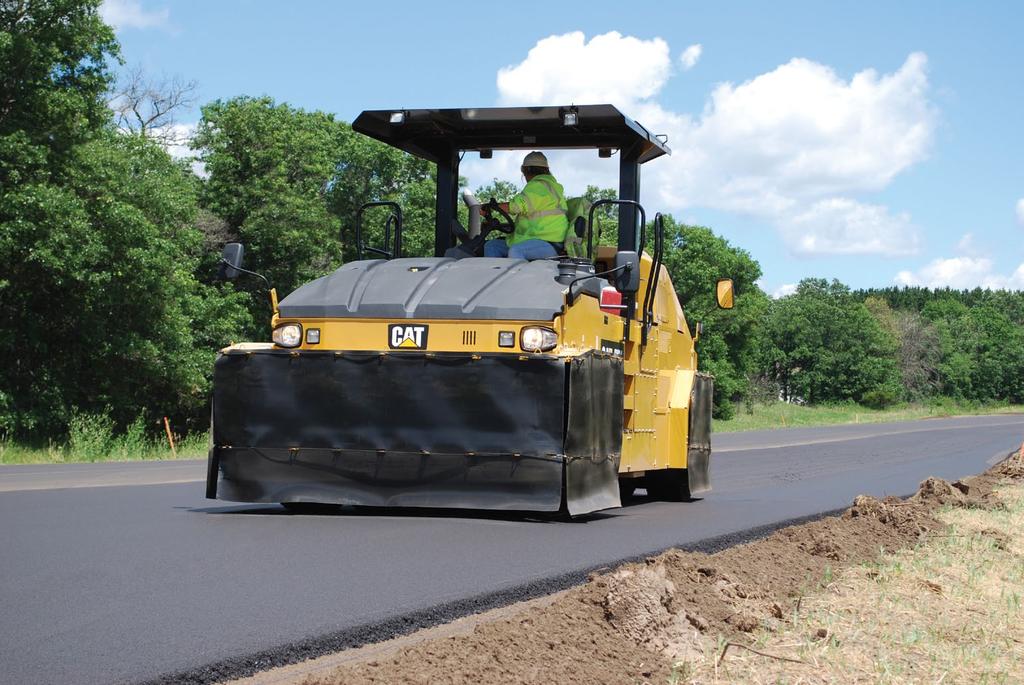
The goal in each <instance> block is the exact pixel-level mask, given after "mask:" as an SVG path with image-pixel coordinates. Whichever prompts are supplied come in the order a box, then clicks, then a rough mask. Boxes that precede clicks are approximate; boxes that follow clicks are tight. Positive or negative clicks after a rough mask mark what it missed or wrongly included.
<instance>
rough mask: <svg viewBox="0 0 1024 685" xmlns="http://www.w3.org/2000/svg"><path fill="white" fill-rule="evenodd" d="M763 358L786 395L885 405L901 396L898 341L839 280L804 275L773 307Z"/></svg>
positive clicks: (767, 369) (813, 400)
mask: <svg viewBox="0 0 1024 685" xmlns="http://www.w3.org/2000/svg"><path fill="white" fill-rule="evenodd" d="M765 333H766V335H765V345H764V348H763V351H762V364H763V365H764V368H765V369H766V372H767V373H768V375H769V376H771V377H772V378H773V379H774V380H776V381H778V383H779V385H780V387H781V388H782V392H783V395H784V397H785V398H786V399H802V400H804V401H806V402H809V403H819V402H837V401H848V400H852V401H854V402H861V403H865V404H869V405H873V406H884V405H886V404H890V403H892V402H894V401H896V400H897V399H898V398H899V396H900V388H899V372H898V369H897V366H896V361H895V352H896V348H897V343H896V341H895V340H894V339H893V338H892V336H890V335H888V334H887V333H886V332H885V331H884V330H883V329H882V327H881V326H880V325H879V324H878V322H877V321H876V320H875V319H874V317H872V316H871V313H870V312H869V311H868V309H867V307H865V306H864V304H863V303H862V302H859V301H858V300H857V299H856V298H855V297H853V296H852V295H851V293H850V290H849V288H847V287H846V286H845V285H843V284H842V283H840V282H838V281H832V282H831V283H829V282H828V281H826V280H824V279H805V280H803V281H801V282H800V284H799V285H798V286H797V290H796V292H795V293H794V294H793V295H789V296H788V297H784V298H781V299H780V300H777V301H775V302H773V303H772V306H771V307H770V308H769V312H768V318H767V326H766V331H765Z"/></svg>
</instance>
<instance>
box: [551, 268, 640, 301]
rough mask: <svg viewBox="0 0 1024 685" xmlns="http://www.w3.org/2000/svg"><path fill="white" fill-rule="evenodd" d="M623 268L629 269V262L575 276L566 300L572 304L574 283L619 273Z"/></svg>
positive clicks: (570, 282)
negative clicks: (594, 272) (593, 272)
mask: <svg viewBox="0 0 1024 685" xmlns="http://www.w3.org/2000/svg"><path fill="white" fill-rule="evenodd" d="M623 269H625V270H626V271H629V264H623V265H622V266H617V267H615V268H614V269H608V270H607V271H601V272H598V273H596V274H586V275H585V276H579V277H578V278H574V279H572V280H571V281H569V293H568V295H566V300H567V302H568V304H569V306H570V307H571V306H572V303H573V299H574V298H573V295H572V287H573V286H574V285H576V284H577V283H579V282H580V281H585V280H587V279H588V278H598V277H600V276H607V275H609V274H613V273H617V272H619V271H622V270H623ZM623 309H625V307H623Z"/></svg>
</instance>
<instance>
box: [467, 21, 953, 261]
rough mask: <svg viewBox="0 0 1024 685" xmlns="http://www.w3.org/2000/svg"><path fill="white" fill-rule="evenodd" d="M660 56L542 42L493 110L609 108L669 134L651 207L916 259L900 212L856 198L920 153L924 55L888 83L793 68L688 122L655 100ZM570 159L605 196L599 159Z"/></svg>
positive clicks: (507, 73)
mask: <svg viewBox="0 0 1024 685" xmlns="http://www.w3.org/2000/svg"><path fill="white" fill-rule="evenodd" d="M669 54H670V53H669V46H668V44H667V43H666V42H665V41H664V40H662V39H660V38H654V39H651V40H641V39H638V38H635V37H632V36H623V35H621V34H619V33H617V32H611V33H607V34H603V35H599V36H594V37H593V38H591V39H590V40H589V41H587V40H586V37H585V36H584V34H583V33H581V32H574V33H569V34H565V35H560V36H550V37H548V38H545V39H543V40H541V41H539V42H538V43H537V44H536V45H535V46H534V47H533V49H531V50H530V51H529V53H528V54H527V56H526V59H524V60H523V61H522V62H521V63H519V64H517V65H511V66H507V67H505V68H503V69H501V70H500V71H499V72H498V77H497V84H498V91H499V101H500V102H501V103H502V104H516V105H531V104H551V103H563V102H564V103H569V102H575V103H579V104H583V103H597V102H610V103H612V104H615V105H617V106H619V107H620V108H621V109H623V110H624V111H625V112H626V113H627V114H628V115H629V116H632V117H635V118H636V119H637V120H638V121H640V122H641V123H643V125H644V126H646V127H648V129H650V130H652V131H656V132H659V133H666V134H668V136H669V145H670V146H672V147H673V149H674V150H675V153H674V154H673V156H672V157H670V158H667V159H661V160H658V161H656V162H654V163H652V164H651V165H650V166H649V167H647V168H646V169H645V171H644V174H645V176H644V178H645V187H646V188H648V189H649V190H648V192H647V203H649V204H653V205H654V207H656V208H658V209H662V208H664V209H668V210H672V211H678V210H684V209H687V208H691V207H707V208H713V209H720V210H725V211H732V212H742V213H747V214H750V215H753V216H756V217H759V218H762V219H766V220H769V221H771V222H773V223H775V224H776V225H777V226H778V227H779V231H780V234H781V235H782V237H783V238H784V239H785V240H786V242H787V244H788V245H789V247H790V249H791V250H792V251H793V252H797V253H800V254H880V255H887V256H891V255H904V254H908V253H911V252H914V251H916V250H917V249H918V248H919V245H920V243H921V238H920V234H919V231H918V230H917V229H916V228H915V227H914V226H913V224H912V223H911V221H910V218H909V217H908V216H907V215H906V214H903V213H895V214H893V213H892V212H890V211H889V210H888V209H887V208H885V207H881V206H878V205H872V204H868V203H864V202H861V201H859V200H857V199H855V196H857V195H859V194H863V193H870V192H875V191H878V190H881V189H883V188H885V187H886V186H888V185H889V184H890V183H891V182H892V180H893V179H894V178H895V177H896V176H897V175H899V174H900V173H901V172H903V171H905V170H906V169H908V168H909V167H911V166H913V165H914V164H916V163H918V162H920V161H922V160H923V159H925V157H926V156H927V154H928V150H929V148H930V145H931V142H932V138H933V135H934V130H935V125H936V113H935V110H934V108H933V106H932V105H931V103H930V101H929V99H928V90H929V85H928V77H927V71H926V67H927V58H926V57H925V55H923V54H921V53H913V54H911V55H909V56H908V57H907V59H906V61H905V62H904V63H903V65H902V66H900V68H899V69H897V70H896V71H894V72H892V73H889V74H879V73H878V72H876V71H875V70H873V69H866V70H864V71H861V72H858V73H857V74H854V75H853V77H852V78H850V79H849V80H846V79H844V78H842V77H840V76H839V75H838V74H836V72H835V71H834V70H832V69H831V68H830V67H828V66H825V65H822V64H818V63H816V62H813V61H810V60H807V59H793V60H790V61H789V62H787V63H786V64H783V65H781V66H779V67H777V68H775V69H773V70H771V71H769V72H767V73H764V74H761V75H759V76H756V77H754V78H752V79H750V80H748V81H745V82H743V83H740V84H739V85H736V84H733V83H723V84H721V85H719V86H717V87H716V88H715V89H714V90H713V91H712V92H711V94H710V95H709V98H708V100H707V102H706V104H705V106H704V109H703V111H702V112H701V113H700V114H699V115H697V116H693V115H690V114H686V113H677V112H672V111H670V110H667V109H665V108H663V107H662V106H661V105H660V104H659V103H658V102H657V96H658V95H659V94H660V93H661V92H662V91H663V90H664V88H665V86H666V84H668V82H669V78H670V75H671V60H670V57H669ZM495 157H497V155H495ZM573 160H574V163H573V164H572V165H571V169H572V174H573V175H574V176H575V177H578V178H579V179H580V180H581V181H582V180H583V178H584V177H585V176H586V175H587V174H591V173H592V174H593V177H594V178H595V179H598V178H600V179H601V180H600V182H601V183H604V184H605V185H607V182H606V181H604V180H603V179H604V177H605V176H606V175H608V174H607V172H598V171H597V169H598V168H599V164H598V160H597V159H596V158H595V159H588V158H582V159H581V158H580V156H579V153H577V154H576V156H575V157H573ZM601 161H607V160H601ZM475 168H476V167H475V166H471V167H470V168H467V172H469V171H470V169H475ZM492 168H496V167H492ZM553 168H554V167H553ZM563 168H569V165H568V164H566V165H564V166H563ZM612 178H614V176H612ZM560 180H561V177H560ZM574 180H575V179H574ZM590 182H591V183H596V182H598V181H597V180H591V181H590ZM567 185H568V184H567ZM583 185H584V186H585V182H584V183H583Z"/></svg>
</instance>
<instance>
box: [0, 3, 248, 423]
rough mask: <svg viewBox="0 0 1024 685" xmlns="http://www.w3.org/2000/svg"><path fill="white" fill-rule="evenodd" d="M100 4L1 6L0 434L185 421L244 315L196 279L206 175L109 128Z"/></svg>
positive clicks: (112, 46)
mask: <svg viewBox="0 0 1024 685" xmlns="http://www.w3.org/2000/svg"><path fill="white" fill-rule="evenodd" d="M97 4H98V3H97V2H93V1H86V0H79V1H68V2H25V3H5V4H3V5H2V6H0V29H2V30H3V32H2V33H0V64H2V65H3V67H2V68H3V73H4V79H3V84H2V86H0V88H3V91H2V94H0V102H3V103H5V104H3V105H2V106H0V183H2V185H3V191H4V192H3V193H2V194H0V274H2V277H0V316H2V317H3V319H4V320H5V321H8V322H11V325H8V326H6V327H4V328H3V329H0V355H2V356H3V358H4V360H5V363H4V364H3V365H2V366H0V432H2V433H4V434H6V435H9V436H22V437H42V436H59V435H62V434H64V433H65V431H67V429H68V424H69V417H70V416H71V415H72V414H74V413H75V412H76V411H78V412H86V413H99V412H104V413H107V412H108V408H109V417H110V420H111V421H113V422H114V426H115V427H125V426H128V425H129V424H132V422H133V421H136V420H137V418H138V416H139V415H140V412H148V413H149V414H150V415H152V416H156V415H158V414H159V415H163V414H167V415H170V416H172V417H174V418H175V419H176V420H179V419H180V421H181V422H182V423H184V422H185V420H186V419H194V418H196V417H199V416H201V415H202V413H203V412H202V407H204V406H205V405H206V403H207V392H208V389H209V385H208V374H209V367H210V365H211V363H212V360H213V352H212V350H213V349H215V348H216V346H217V345H222V344H224V343H225V342H227V341H228V340H229V339H230V335H231V334H232V331H236V330H237V329H238V328H239V324H240V323H242V322H243V321H244V317H243V315H242V312H241V310H240V309H239V307H238V304H237V301H236V298H234V296H232V295H231V294H230V293H229V294H227V295H224V296H222V295H221V294H220V293H219V292H218V291H217V290H214V289H211V288H209V287H205V286H202V285H200V284H199V283H198V282H197V281H196V280H195V278H194V275H193V272H194V269H195V266H196V264H197V263H198V256H199V254H200V252H201V249H202V235H201V233H200V232H199V231H198V230H196V229H195V227H194V226H193V219H194V216H195V205H196V197H195V192H196V180H195V178H194V177H193V176H192V175H191V173H190V172H189V171H188V170H187V169H186V168H184V167H183V166H182V165H180V164H178V163H175V162H174V161H172V160H171V158H170V157H169V156H168V155H167V153H166V152H165V151H164V150H163V149H162V148H160V147H159V146H157V145H155V144H153V143H150V142H148V141H145V140H142V139H139V138H137V137H132V136H122V135H119V134H117V133H115V132H113V130H112V128H111V126H110V111H109V109H108V108H107V106H106V102H105V99H104V93H105V92H106V89H107V87H108V85H109V80H110V79H109V73H108V71H107V59H109V58H113V57H116V56H117V44H116V43H115V42H114V38H113V33H112V31H111V30H110V28H109V27H107V26H105V25H104V24H103V23H102V21H100V19H99V17H98V15H97V10H96V8H97Z"/></svg>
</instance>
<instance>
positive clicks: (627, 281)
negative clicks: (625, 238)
mask: <svg viewBox="0 0 1024 685" xmlns="http://www.w3.org/2000/svg"><path fill="white" fill-rule="evenodd" d="M615 268H616V269H618V271H617V272H616V273H615V289H616V290H618V291H619V292H620V293H622V294H623V295H631V294H635V293H636V291H637V290H640V256H639V255H638V254H637V253H636V252H632V251H630V250H621V251H619V252H616V253H615Z"/></svg>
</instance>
